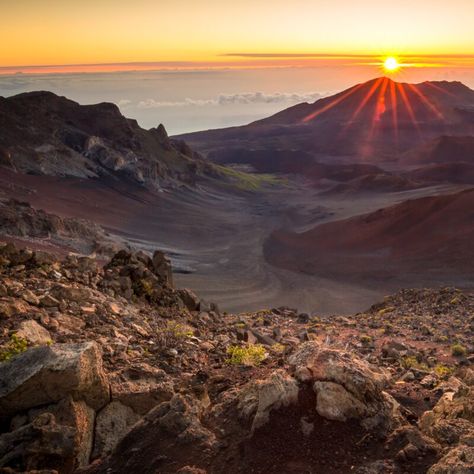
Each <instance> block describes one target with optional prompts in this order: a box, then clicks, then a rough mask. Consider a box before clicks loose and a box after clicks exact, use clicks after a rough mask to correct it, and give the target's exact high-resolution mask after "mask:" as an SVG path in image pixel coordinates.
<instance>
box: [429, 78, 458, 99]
mask: <svg viewBox="0 0 474 474" xmlns="http://www.w3.org/2000/svg"><path fill="white" fill-rule="evenodd" d="M423 84H424V85H426V86H428V87H431V88H432V89H435V90H437V91H438V92H442V93H443V94H446V95H449V96H451V97H456V94H453V93H452V92H451V91H447V90H446V89H443V88H442V87H439V86H438V85H436V84H433V83H432V82H429V81H427V82H424V83H423Z"/></svg>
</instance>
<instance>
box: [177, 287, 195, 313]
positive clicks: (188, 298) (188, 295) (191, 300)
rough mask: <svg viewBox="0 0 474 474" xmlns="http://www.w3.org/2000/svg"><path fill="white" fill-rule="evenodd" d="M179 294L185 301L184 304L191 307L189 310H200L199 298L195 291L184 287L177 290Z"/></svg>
mask: <svg viewBox="0 0 474 474" xmlns="http://www.w3.org/2000/svg"><path fill="white" fill-rule="evenodd" d="M177 293H178V296H179V297H180V298H181V301H182V302H183V303H184V306H186V308H188V309H189V311H198V310H199V298H198V297H197V296H196V294H195V293H194V292H192V291H191V290H187V289H182V290H178V291H177Z"/></svg>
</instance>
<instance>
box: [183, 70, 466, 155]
mask: <svg viewBox="0 0 474 474" xmlns="http://www.w3.org/2000/svg"><path fill="white" fill-rule="evenodd" d="M446 135H448V136H449V135H450V136H464V137H469V136H472V135H474V91H473V90H471V89H469V88H468V87H467V86H465V85H463V84H462V83H460V82H446V81H441V82H423V83H421V84H407V83H398V82H395V81H392V80H390V79H388V78H377V79H373V80H371V81H368V82H365V83H363V84H358V85H356V86H353V87H351V88H349V89H347V90H345V91H343V92H340V93H339V94H336V95H334V96H331V97H326V98H323V99H320V100H318V101H316V102H315V103H314V104H307V103H303V104H298V105H296V106H294V107H290V108H289V109H285V110H283V111H281V112H279V113H277V114H275V115H273V116H271V117H268V118H266V119H263V120H260V121H257V122H254V123H251V124H249V125H246V126H242V127H233V128H228V129H221V130H209V131H203V132H197V133H190V134H186V135H182V136H181V138H183V139H185V140H186V141H187V142H189V143H190V145H191V146H193V147H194V148H195V149H197V150H199V151H201V152H203V153H209V158H211V159H212V160H216V161H220V162H223V161H229V159H230V157H231V156H232V155H233V154H235V150H236V149H247V150H252V151H255V150H256V151H261V150H265V151H266V153H267V157H262V159H264V160H271V157H268V155H270V154H271V152H272V151H274V152H278V153H282V152H284V151H287V152H291V153H292V154H293V155H294V156H296V155H297V153H298V152H304V153H306V154H308V153H310V154H312V155H313V156H316V157H318V158H319V159H329V158H328V157H330V156H333V157H344V158H345V159H347V160H352V161H364V162H367V161H370V162H372V163H380V162H384V161H393V160H395V159H398V157H399V155H400V153H404V152H407V151H408V150H412V149H415V148H416V147H419V146H422V145H424V144H425V143H428V142H430V141H432V140H434V139H437V138H438V137H440V136H446ZM295 159H296V158H295Z"/></svg>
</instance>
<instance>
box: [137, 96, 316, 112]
mask: <svg viewBox="0 0 474 474" xmlns="http://www.w3.org/2000/svg"><path fill="white" fill-rule="evenodd" d="M321 97H323V94H320V93H319V92H311V93H305V94H301V93H297V92H276V93H274V94H265V93H263V92H243V93H238V94H219V95H218V97H217V99H190V98H186V99H184V100H181V101H160V100H155V99H145V100H141V101H140V102H138V104H137V108H138V109H158V108H161V107H204V106H226V105H235V104H241V105H242V104H243V105H245V104H298V103H300V102H314V101H316V100H318V99H320V98H321Z"/></svg>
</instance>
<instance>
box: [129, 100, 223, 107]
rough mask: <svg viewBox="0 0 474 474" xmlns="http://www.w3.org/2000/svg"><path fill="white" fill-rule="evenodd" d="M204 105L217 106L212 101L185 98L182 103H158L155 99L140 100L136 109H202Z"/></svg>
mask: <svg viewBox="0 0 474 474" xmlns="http://www.w3.org/2000/svg"><path fill="white" fill-rule="evenodd" d="M205 105H217V102H216V101H215V100H213V99H205V100H203V99H189V98H186V99H184V100H182V101H176V102H173V101H160V100H155V99H145V100H141V101H140V102H138V104H137V108H138V109H158V108H160V107H189V106H195V107H203V106H205Z"/></svg>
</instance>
